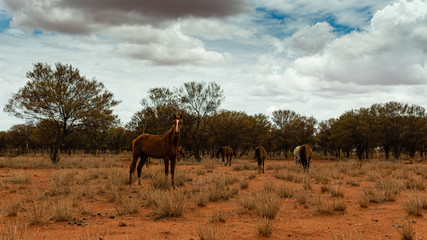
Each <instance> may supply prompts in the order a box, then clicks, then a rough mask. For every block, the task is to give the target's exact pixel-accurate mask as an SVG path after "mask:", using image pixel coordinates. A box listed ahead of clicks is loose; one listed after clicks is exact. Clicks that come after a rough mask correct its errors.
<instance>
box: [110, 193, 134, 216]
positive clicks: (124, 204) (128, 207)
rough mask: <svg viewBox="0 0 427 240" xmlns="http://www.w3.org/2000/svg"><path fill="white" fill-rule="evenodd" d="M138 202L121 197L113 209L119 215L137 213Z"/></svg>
mask: <svg viewBox="0 0 427 240" xmlns="http://www.w3.org/2000/svg"><path fill="white" fill-rule="evenodd" d="M139 206H140V204H139V201H138V199H135V198H128V197H122V199H120V201H118V202H116V204H115V207H116V210H117V212H118V214H119V215H129V214H133V213H138V212H139Z"/></svg>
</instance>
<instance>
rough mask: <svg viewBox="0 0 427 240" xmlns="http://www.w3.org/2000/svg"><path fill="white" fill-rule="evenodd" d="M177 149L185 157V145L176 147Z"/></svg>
mask: <svg viewBox="0 0 427 240" xmlns="http://www.w3.org/2000/svg"><path fill="white" fill-rule="evenodd" d="M176 151H177V153H179V154H180V155H181V156H183V157H185V150H184V148H183V147H181V146H179V147H178V148H177V149H176Z"/></svg>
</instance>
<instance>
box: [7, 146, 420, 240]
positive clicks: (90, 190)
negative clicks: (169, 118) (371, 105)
mask: <svg viewBox="0 0 427 240" xmlns="http://www.w3.org/2000/svg"><path fill="white" fill-rule="evenodd" d="M62 158H63V159H61V160H60V162H59V163H58V164H57V165H56V166H54V165H52V164H51V163H50V162H49V160H48V157H47V156H44V157H43V156H21V157H16V158H5V157H3V158H0V167H1V168H0V201H1V205H0V210H1V215H0V219H1V223H2V224H1V225H0V232H1V233H2V234H5V233H12V232H14V231H15V230H14V229H17V233H19V234H21V235H24V236H26V237H27V238H26V239H199V238H201V237H204V238H205V239H266V237H265V236H264V235H268V232H269V231H268V230H269V227H272V230H270V231H271V235H270V237H269V238H270V239H400V238H401V233H400V232H401V231H404V230H403V229H404V227H405V226H408V224H409V223H412V227H413V232H415V234H416V237H417V238H419V239H420V238H421V237H424V238H425V237H426V236H427V220H426V215H427V210H426V208H427V200H426V199H427V194H426V187H427V184H426V183H427V164H426V161H425V160H424V161H423V162H416V163H411V164H407V163H408V160H401V161H396V162H393V161H380V160H371V161H369V162H365V163H363V165H362V167H360V166H359V164H358V162H357V161H353V160H341V161H326V160H316V159H314V160H312V164H311V166H310V172H309V173H308V174H306V173H303V171H302V167H301V166H299V165H298V166H297V165H295V161H294V160H269V159H268V158H267V160H266V163H265V168H266V171H265V174H258V173H257V164H256V162H255V161H254V160H249V159H248V160H234V159H233V163H232V166H231V167H230V166H221V164H220V160H219V159H205V160H204V161H203V162H202V163H197V162H185V161H181V162H178V165H177V170H176V173H175V181H176V183H177V185H178V187H177V189H176V190H170V189H168V188H169V182H170V176H169V178H168V180H167V181H165V179H164V166H163V163H162V162H161V161H156V160H154V161H153V160H152V164H150V165H149V166H148V168H147V167H144V168H143V170H142V173H143V181H142V182H143V185H142V186H139V185H138V184H137V182H136V181H135V182H134V183H133V185H132V186H129V185H128V184H127V181H128V178H129V174H128V168H129V165H130V155H129V156H128V155H126V154H123V155H104V156H102V155H101V156H99V157H98V156H96V157H95V156H89V155H82V156H70V157H67V156H63V157H62ZM134 180H136V179H134ZM261 216H264V218H262V217H261ZM260 232H261V233H260ZM263 234H264V235H263ZM100 237H101V238H100ZM0 238H1V237H0Z"/></svg>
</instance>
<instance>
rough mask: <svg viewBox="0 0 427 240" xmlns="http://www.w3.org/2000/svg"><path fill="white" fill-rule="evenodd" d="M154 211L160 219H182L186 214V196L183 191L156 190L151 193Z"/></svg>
mask: <svg viewBox="0 0 427 240" xmlns="http://www.w3.org/2000/svg"><path fill="white" fill-rule="evenodd" d="M151 199H152V200H153V202H154V211H155V213H156V214H157V215H159V217H180V216H182V214H183V213H184V206H185V202H186V195H185V193H184V192H183V191H180V190H172V191H163V190H158V189H156V190H154V191H153V192H152V193H151Z"/></svg>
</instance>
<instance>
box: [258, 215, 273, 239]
mask: <svg viewBox="0 0 427 240" xmlns="http://www.w3.org/2000/svg"><path fill="white" fill-rule="evenodd" d="M274 223H275V222H274V219H270V218H266V217H262V218H261V219H260V220H259V221H258V224H257V230H258V233H259V234H261V235H263V236H264V237H270V236H271V234H272V233H273V230H274Z"/></svg>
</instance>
